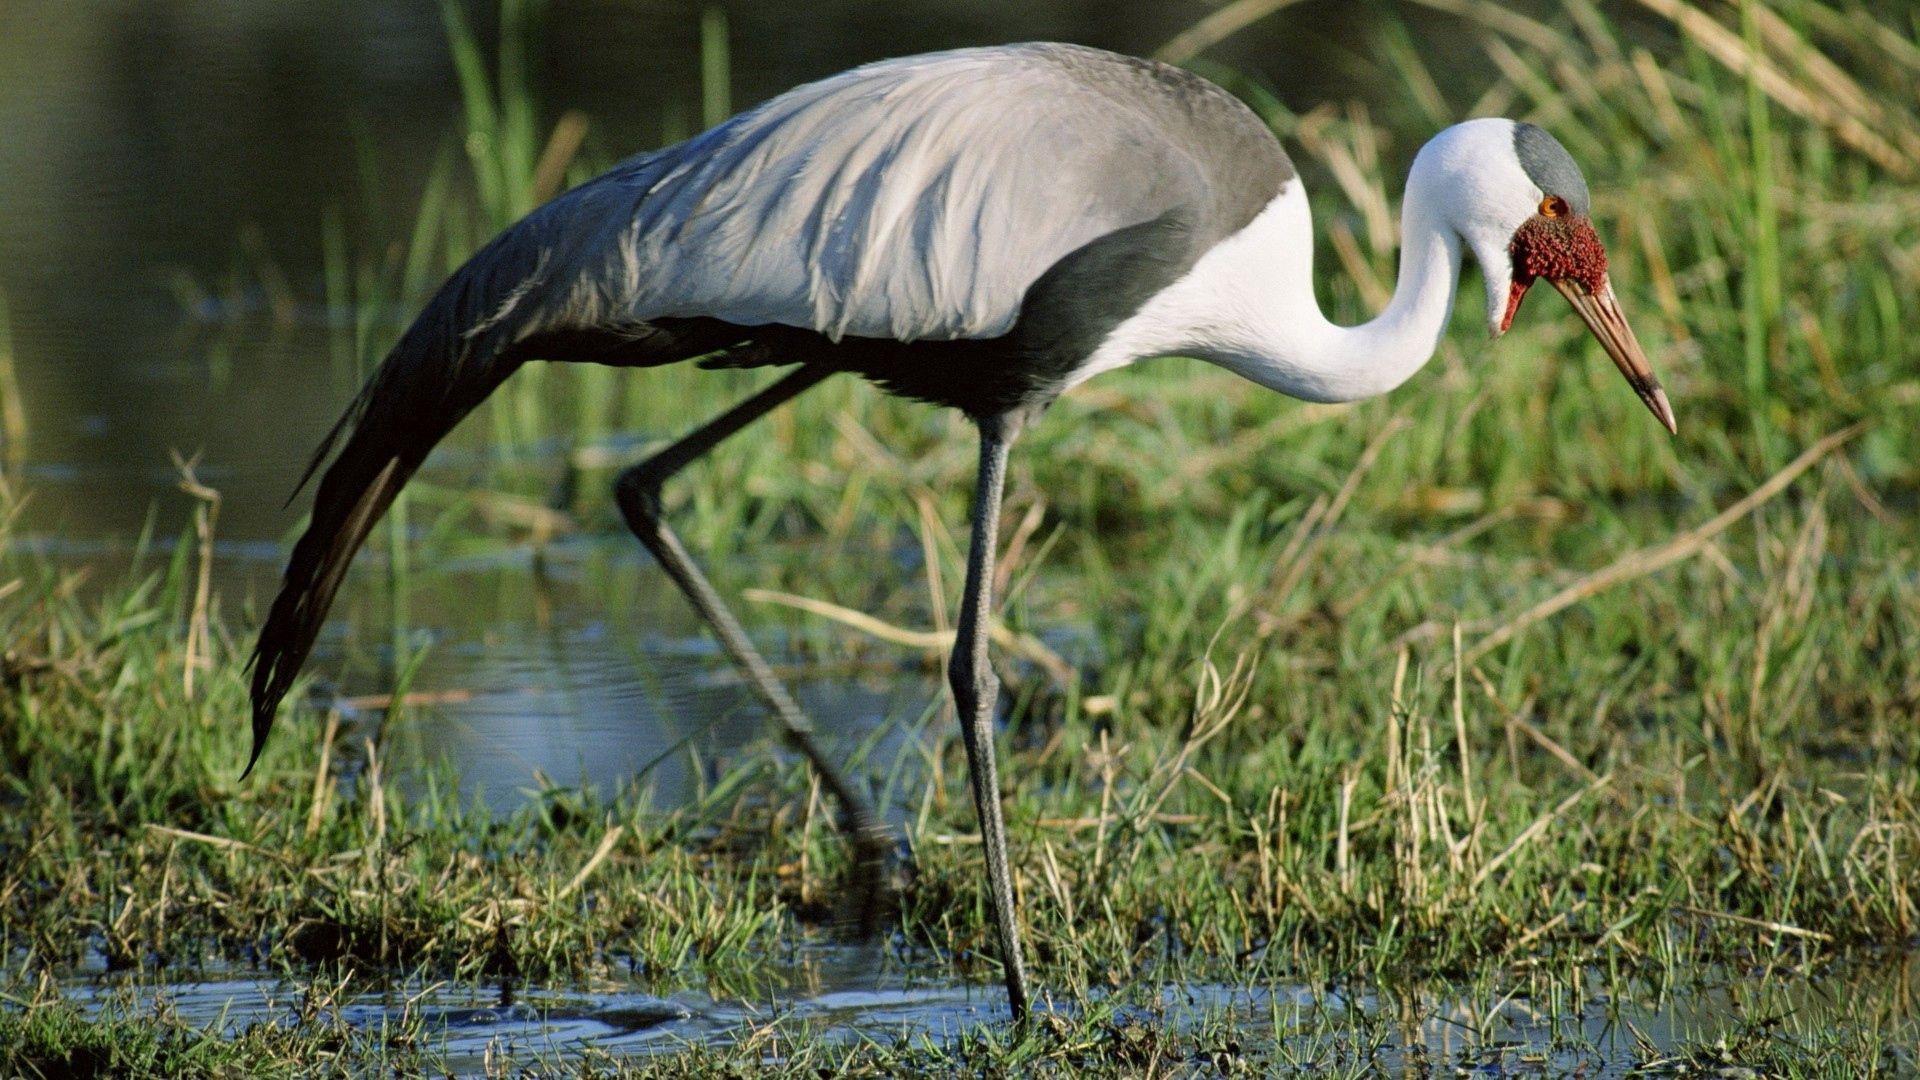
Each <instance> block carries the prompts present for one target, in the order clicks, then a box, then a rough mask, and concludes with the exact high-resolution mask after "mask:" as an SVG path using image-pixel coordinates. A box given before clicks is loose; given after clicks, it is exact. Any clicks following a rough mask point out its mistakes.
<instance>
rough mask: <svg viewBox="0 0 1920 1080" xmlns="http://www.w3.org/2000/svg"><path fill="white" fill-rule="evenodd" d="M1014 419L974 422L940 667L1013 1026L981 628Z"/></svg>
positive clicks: (1002, 830) (1009, 900) (1020, 967)
mask: <svg viewBox="0 0 1920 1080" xmlns="http://www.w3.org/2000/svg"><path fill="white" fill-rule="evenodd" d="M1019 429H1020V423H1019V418H1018V417H1016V416H1013V415H1008V414H1002V415H999V416H990V417H985V418H982V419H981V420H980V477H979V481H978V485H977V487H976V489H975V494H974V505H973V539H972V542H971V545H970V547H969V548H968V551H967V589H966V594H965V597H964V598H963V599H962V600H961V602H960V620H959V623H958V626H957V632H956V635H955V639H954V643H953V656H952V658H951V659H950V660H949V661H948V664H947V679H948V681H949V682H950V683H951V684H952V686H953V699H954V705H955V707H956V708H957V709H958V710H959V713H960V735H961V738H962V740H963V741H964V742H965V743H966V747H967V775H968V778H969V779H970V780H971V781H972V784H973V805H974V809H975V810H976V811H977V812H978V813H979V816H980V841H981V846H982V847H983V848H984V849H985V851H986V856H987V883H988V888H989V889H990V890H991V891H992V900H993V918H994V923H995V924H996V926H997V928H998V929H999V932H1000V962H1001V964H1002V966H1003V967H1004V968H1005V974H1006V981H1007V1002H1008V1004H1009V1005H1011V1006H1012V1008H1013V1015H1014V1019H1015V1020H1017V1021H1019V1022H1021V1023H1025V1022H1026V1019H1027V969H1026V965H1025V964H1024V963H1023V962H1022V961H1021V958H1020V928H1019V926H1018V925H1016V923H1015V921H1014V917H1013V879H1012V878H1011V876H1010V875H1009V874H1008V872H1007V827H1006V821H1005V819H1004V817H1003V816H1002V814H1001V811H1000V778H999V776H998V770H997V769H996V768H995V765H994V755H993V709H994V705H995V704H996V702H997V701H998V700H999V697H1000V680H999V678H998V677H997V676H995V675H994V673H993V666H992V665H991V664H990V663H989V662H988V659H987V639H988V631H987V628H988V627H989V626H991V625H992V620H993V562H994V549H995V547H996V543H997V541H996V538H997V537H998V535H999V526H1000V494H1001V490H1002V488H1003V487H1004V486H1005V482H1006V474H1007V450H1008V448H1009V447H1011V446H1012V444H1013V440H1014V438H1015V436H1017V435H1018V434H1019Z"/></svg>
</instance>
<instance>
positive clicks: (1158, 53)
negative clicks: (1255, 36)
mask: <svg viewBox="0 0 1920 1080" xmlns="http://www.w3.org/2000/svg"><path fill="white" fill-rule="evenodd" d="M1299 2H1300V0H1234V2H1233V3H1231V4H1228V5H1226V6H1225V7H1223V8H1221V9H1219V10H1218V11H1215V12H1214V13H1213V14H1211V15H1209V16H1207V17H1206V18H1204V19H1201V20H1200V21H1199V22H1197V23H1194V24H1193V25H1192V26H1189V27H1187V28H1186V29H1185V30H1182V31H1181V32H1180V33H1179V34H1177V35H1175V36H1174V38H1173V39H1172V40H1171V41H1169V42H1167V43H1166V44H1165V45H1162V46H1160V47H1159V48H1158V49H1155V50H1154V53H1153V58H1154V59H1155V60H1161V61H1165V62H1166V63H1169V64H1184V63H1186V62H1187V61H1189V60H1191V59H1193V58H1194V57H1196V56H1199V55H1200V54H1201V53H1203V52H1206V51H1207V50H1208V49H1211V48H1213V47H1214V46H1215V45H1218V44H1219V43H1221V42H1222V41H1225V40H1226V39H1228V38H1230V37H1232V36H1233V35H1235V34H1237V33H1239V32H1240V31H1242V30H1245V29H1246V28H1247V27H1249V26H1252V25H1253V24H1254V23H1257V22H1259V21H1260V20H1261V19H1264V18H1266V17H1267V16H1269V15H1271V14H1273V13H1274V12H1276V11H1279V10H1280V9H1281V8H1287V7H1292V6H1293V5H1294V4H1297V3H1299Z"/></svg>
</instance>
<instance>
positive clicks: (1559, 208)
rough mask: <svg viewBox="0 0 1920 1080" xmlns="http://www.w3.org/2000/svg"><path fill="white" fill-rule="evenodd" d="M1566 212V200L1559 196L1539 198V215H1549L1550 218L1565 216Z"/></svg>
mask: <svg viewBox="0 0 1920 1080" xmlns="http://www.w3.org/2000/svg"><path fill="white" fill-rule="evenodd" d="M1566 213H1567V200H1565V199H1563V198H1561V197H1560V196H1558V195H1549V196H1547V197H1546V198H1544V199H1541V200H1540V216H1541V217H1550V218H1557V217H1565V216H1566Z"/></svg>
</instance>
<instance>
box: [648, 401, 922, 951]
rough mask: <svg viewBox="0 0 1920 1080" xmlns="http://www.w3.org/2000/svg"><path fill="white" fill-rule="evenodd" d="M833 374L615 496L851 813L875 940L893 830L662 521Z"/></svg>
mask: <svg viewBox="0 0 1920 1080" xmlns="http://www.w3.org/2000/svg"><path fill="white" fill-rule="evenodd" d="M831 373H832V369H831V368H825V367H816V366H814V365H808V366H805V367H802V368H800V369H799V370H797V371H795V372H793V373H792V374H790V375H788V376H786V377H785V378H783V379H781V380H780V381H778V382H776V383H774V384H773V385H771V386H769V387H767V388H766V389H765V390H762V391H760V392H759V393H758V394H755V395H754V396H752V397H750V398H748V399H747V400H745V401H743V402H741V403H740V404H738V405H736V406H734V407H733V408H731V409H729V410H727V411H726V412H725V413H722V414H721V415H720V416H718V417H715V418H714V419H713V420H712V421H710V422H708V423H707V424H706V425H705V426H704V427H701V428H700V429H698V430H696V431H694V432H693V433H692V434H690V435H688V436H687V437H685V438H683V439H681V440H680V441H679V442H676V443H674V444H673V445H671V446H669V447H667V448H666V449H664V450H662V451H660V452H659V453H657V454H655V455H653V456H652V457H650V458H648V459H646V460H645V461H642V462H640V463H639V464H638V465H634V466H633V467H631V468H629V469H627V470H626V471H625V472H623V473H621V474H620V478H619V480H618V481H616V482H615V484H614V499H615V501H616V502H617V503H618V504H619V506H620V512H621V514H622V515H623V516H624V517H625V518H626V520H627V527H628V528H629V529H632V530H633V535H635V536H636V537H639V539H640V542H641V543H642V544H645V545H646V547H647V550H648V551H651V552H652V553H653V557H654V558H655V559H656V560H658V561H659V563H660V567H661V569H663V570H665V571H666V572H667V576H668V577H670V578H672V579H673V582H674V584H676V585H678V586H679V587H680V591H681V592H683V593H685V594H686V597H687V600H688V601H689V602H691V603H692V604H693V609H694V611H696V612H698V613H699V615H700V617H701V618H702V619H704V620H705V621H706V623H707V625H708V626H709V627H711V628H712V629H713V632H714V636H716V637H718V638H719V639H720V645H721V647H722V648H724V649H725V650H726V652H727V655H728V656H729V657H731V658H732V659H733V662H734V664H735V665H736V666H738V667H739V669H740V670H741V672H742V673H743V674H745V675H746V677H747V683H748V685H750V686H751V687H753V690H754V693H756V694H757V695H759V697H760V700H761V701H763V702H765V703H766V706H767V708H768V710H769V711H771V712H772V714H773V718H774V720H775V721H776V722H777V723H779V725H780V728H781V732H782V734H784V735H785V736H786V739H787V742H788V744H789V745H791V746H792V747H793V748H794V749H795V750H798V751H799V752H800V753H801V754H802V755H804V756H805V757H806V759H807V761H808V762H809V763H810V764H811V765H812V766H813V768H814V770H815V771H816V772H817V773H818V774H819V775H820V778H821V779H822V780H823V781H825V782H826V785H827V788H828V790H829V791H831V792H832V793H833V796H834V798H835V799H837V800H838V801H839V803H840V807H841V810H842V812H843V813H844V814H845V824H844V828H845V830H846V832H847V834H848V837H849V838H850V839H851V840H852V842H853V847H854V857H855V858H854V873H855V877H856V882H855V883H856V886H857V888H858V896H859V905H860V907H859V920H858V921H859V927H860V934H861V936H863V937H868V936H871V935H872V933H873V931H874V929H875V928H876V926H877V924H878V921H879V915H880V900H881V892H882V887H883V883H884V880H885V870H886V860H887V852H888V849H889V846H890V842H889V837H888V835H887V831H886V829H885V828H884V827H883V826H882V825H881V824H880V821H879V819H878V818H876V817H875V816H874V813H873V809H872V807H870V806H869V805H868V804H867V799H866V796H864V795H863V794H861V792H860V791H858V790H857V789H856V788H855V787H854V786H853V785H852V784H851V783H849V782H848V780H847V778H846V777H845V776H844V775H842V774H841V771H840V770H839V769H838V768H836V767H835V766H834V764H833V763H832V762H831V761H828V760H827V757H826V755H825V754H824V753H822V752H821V749H820V746H819V743H818V742H816V741H815V739H814V734H813V722H812V721H811V720H809V719H808V718H807V715H806V714H805V713H803V712H801V711H800V706H799V705H798V704H797V703H796V702H795V701H794V700H793V696H792V695H791V694H789V693H788V692H787V688H786V687H785V686H783V685H781V683H780V680H779V679H778V678H777V677H775V675H774V673H773V669H772V668H771V667H769V666H767V662H766V660H765V659H764V658H762V657H761V655H760V652H759V650H757V649H755V648H754V647H753V643H752V642H751V641H749V640H748V638H747V633H746V631H745V630H743V629H742V628H741V626H740V620H739V619H738V618H736V617H735V616H734V614H733V612H732V611H730V610H729V609H728V608H727V605H726V603H725V602H724V601H723V600H721V599H720V594H719V593H717V592H715V591H714V588H713V584H712V583H711V582H709V581H708V580H707V576H706V575H705V574H704V573H702V572H701V571H700V568H699V567H698V566H697V565H695V563H694V561H693V557H692V556H691V555H689V554H688V553H687V549H686V545H684V544H682V543H681V542H680V537H679V536H678V535H676V534H675V533H674V531H673V530H672V529H671V528H669V527H668V526H667V524H666V522H665V521H663V520H661V507H660V488H661V485H662V484H664V483H665V482H666V480H667V478H668V477H670V476H672V475H673V474H674V473H676V472H679V471H680V470H681V469H682V468H685V467H686V466H687V465H688V464H690V463H692V462H693V461H695V460H697V459H698V458H700V457H701V456H702V455H704V454H706V453H707V451H709V450H712V449H713V448H714V447H715V446H717V445H719V443H720V442H721V441H722V440H723V439H725V438H726V437H727V436H729V435H732V434H733V433H734V432H736V431H739V430H740V429H741V428H743V427H745V426H747V425H748V424H750V423H752V422H753V421H754V420H756V419H758V418H760V417H761V416H764V415H766V414H767V413H768V412H771V411H772V410H773V409H774V408H776V407H777V406H779V405H780V404H782V403H784V402H786V401H788V400H790V399H791V398H793V397H795V396H796V395H798V394H799V393H800V392H801V391H803V390H806V389H807V388H808V387H810V386H812V385H814V384H815V383H817V382H819V381H820V380H821V379H824V378H826V377H827V375H829V374H831Z"/></svg>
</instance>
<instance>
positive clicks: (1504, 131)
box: [1410, 119, 1678, 431]
mask: <svg viewBox="0 0 1920 1080" xmlns="http://www.w3.org/2000/svg"><path fill="white" fill-rule="evenodd" d="M1422 174H1424V175H1422ZM1422 181H1424V182H1426V183H1429V184H1433V185H1434V190H1436V191H1437V192H1440V193H1442V194H1441V198H1440V199H1439V203H1440V206H1441V213H1442V214H1444V215H1445V216H1446V218H1447V224H1448V225H1449V226H1451V227H1452V229H1453V230H1454V231H1455V232H1456V233H1458V234H1459V235H1460V237H1461V238H1462V239H1463V240H1465V241H1466V244H1467V246H1468V247H1469V248H1470V249H1471V250H1472V251H1473V254H1474V258H1475V259H1476V260H1478V261H1479V263H1480V269H1481V273H1482V275H1483V276H1484V277H1485V278H1486V282H1487V323H1488V328H1489V329H1490V330H1491V331H1492V333H1493V336H1495V337H1499V336H1500V335H1501V334H1503V333H1505V332H1506V330H1507V328H1508V327H1510V326H1512V325H1513V317H1514V315H1516V314H1517V313H1518V312H1519V311H1520V301H1521V300H1523V299H1525V297H1526V295H1527V290H1528V289H1529V288H1531V287H1532V286H1533V285H1534V283H1535V282H1538V281H1545V282H1546V283H1547V284H1549V285H1552V286H1553V287H1554V289H1555V290H1557V291H1558V292H1559V293H1560V295H1562V296H1564V297H1566V298H1567V301H1568V302H1569V303H1571V304H1572V305H1573V310H1574V311H1576V312H1578V313H1579V315H1580V318H1581V319H1582V320H1584V321H1585V322H1586V324H1587V328H1588V329H1590V330H1592V331H1593V335H1594V337H1596V338H1598V339H1600V344H1601V346H1602V347H1603V348H1605V349H1606V350H1607V355H1608V356H1610V357H1612V358H1613V363H1614V366H1615V367H1618V368H1619V369H1620V374H1622V375H1624V376H1626V378H1627V382H1628V383H1629V384H1631V385H1632V386H1633V390H1634V392H1635V393H1636V394H1638V395H1640V400H1641V401H1643V402H1645V403H1646V406H1647V408H1648V409H1650V410H1652V412H1653V415H1654V416H1655V417H1657V418H1659V420H1660V422H1661V423H1662V424H1664V425H1666V427H1667V430H1668V431H1677V430H1678V429H1677V428H1676V427H1675V425H1674V419H1673V409H1672V407H1671V406H1670V405H1668V403H1667V395H1666V392H1665V391H1663V390H1662V389H1661V388H1660V380H1659V379H1657V378H1655V377H1654V374H1653V367H1652V365H1650V364H1649V363H1648V362H1647V354H1646V353H1645V352H1644V351H1642V350H1641V348H1640V342H1639V341H1638V340H1636V339H1635V338H1634V336H1633V329H1632V328H1631V327H1629V326H1628V325H1627V320H1626V316H1624V315H1622V314H1621V313H1620V304H1619V301H1618V299H1617V298H1616V297H1615V296H1614V292H1613V285H1612V283H1611V282H1610V281H1609V280H1608V278H1607V249H1606V247H1605V245H1603V244H1601V242H1600V235H1599V233H1597V232H1595V231H1594V228H1593V219H1592V217H1591V216H1590V214H1591V212H1592V201H1591V199H1590V197H1589V196H1588V194H1587V181H1586V178H1585V177H1583V176H1581V175H1580V168H1579V166H1577V165H1575V164H1574V163H1573V157H1572V156H1571V155H1570V154H1568V153H1567V151H1566V148H1565V147H1563V146H1561V145H1560V143H1559V140H1557V139H1555V138H1554V137H1553V136H1552V135H1549V134H1547V132H1546V131H1545V130H1543V129H1541V128H1538V127H1535V126H1534V125H1532V124H1522V123H1515V122H1514V121H1512V120H1493V119H1488V120H1469V121H1467V122H1466V123H1463V124H1455V125H1454V126H1453V127H1450V128H1448V129H1447V130H1445V131H1443V132H1441V133H1440V134H1439V135H1437V136H1435V137H1434V138H1433V140H1432V141H1431V142H1429V143H1427V145H1426V146H1425V147H1424V148H1422V149H1421V151H1420V155H1419V157H1418V158H1416V159H1415V161H1414V176H1413V177H1412V178H1410V182H1422Z"/></svg>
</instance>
